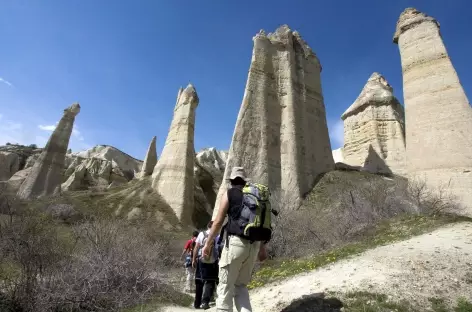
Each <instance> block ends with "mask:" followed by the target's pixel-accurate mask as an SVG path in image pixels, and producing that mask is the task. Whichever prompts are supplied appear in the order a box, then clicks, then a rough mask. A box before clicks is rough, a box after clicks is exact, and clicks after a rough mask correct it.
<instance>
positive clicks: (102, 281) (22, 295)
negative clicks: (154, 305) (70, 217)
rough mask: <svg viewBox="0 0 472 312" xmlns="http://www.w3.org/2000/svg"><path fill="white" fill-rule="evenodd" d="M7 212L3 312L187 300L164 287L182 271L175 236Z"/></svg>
mask: <svg viewBox="0 0 472 312" xmlns="http://www.w3.org/2000/svg"><path fill="white" fill-rule="evenodd" d="M10 210H11V211H14V213H12V214H6V215H5V214H4V215H3V218H2V220H1V221H0V259H1V262H0V285H1V287H0V301H1V302H2V304H3V306H2V305H0V310H1V311H22V312H26V311H38V312H42V311H120V310H122V309H126V308H130V307H134V306H136V305H138V304H143V303H146V302H148V301H150V300H154V301H156V300H158V301H160V302H166V301H171V302H175V303H180V302H182V301H183V300H185V295H183V294H181V293H179V292H178V291H176V290H174V289H172V287H170V286H168V285H166V280H167V278H168V273H169V272H171V271H172V270H173V269H175V268H176V266H178V265H179V264H180V263H175V261H174V259H175V252H174V249H175V248H174V246H173V244H171V239H175V237H174V236H175V235H174V234H172V233H169V234H168V235H167V236H166V235H163V233H162V232H161V231H160V230H159V229H158V228H156V227H155V226H154V225H153V224H152V223H146V222H144V223H142V224H140V226H139V227H138V226H136V225H135V224H132V223H131V222H128V221H126V220H123V219H117V218H108V219H102V218H94V219H93V220H82V221H81V222H80V223H77V224H74V225H69V226H66V225H64V224H63V223H61V222H58V221H57V220H54V219H53V218H51V217H50V216H49V215H46V214H44V213H41V212H39V211H38V210H37V209H24V208H22V207H20V208H18V207H15V209H13V208H12V209H10ZM186 300H188V298H187V299H186Z"/></svg>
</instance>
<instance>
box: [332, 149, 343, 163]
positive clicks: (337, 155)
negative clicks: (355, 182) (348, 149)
mask: <svg viewBox="0 0 472 312" xmlns="http://www.w3.org/2000/svg"><path fill="white" fill-rule="evenodd" d="M333 159H334V162H335V163H338V162H344V150H343V148H342V147H340V148H338V149H335V150H333Z"/></svg>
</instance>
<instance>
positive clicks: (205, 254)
mask: <svg viewBox="0 0 472 312" xmlns="http://www.w3.org/2000/svg"><path fill="white" fill-rule="evenodd" d="M202 257H203V258H206V259H208V258H209V257H210V246H209V245H208V241H207V243H206V244H205V246H203V249H202Z"/></svg>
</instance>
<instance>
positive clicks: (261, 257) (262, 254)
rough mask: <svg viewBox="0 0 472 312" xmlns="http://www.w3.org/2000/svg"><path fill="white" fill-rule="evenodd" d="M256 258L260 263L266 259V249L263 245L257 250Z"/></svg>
mask: <svg viewBox="0 0 472 312" xmlns="http://www.w3.org/2000/svg"><path fill="white" fill-rule="evenodd" d="M257 258H258V260H259V261H261V262H262V261H264V260H266V259H267V249H266V246H265V244H261V247H260V248H259V254H258V255H257Z"/></svg>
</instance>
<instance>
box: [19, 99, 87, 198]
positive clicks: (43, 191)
mask: <svg viewBox="0 0 472 312" xmlns="http://www.w3.org/2000/svg"><path fill="white" fill-rule="evenodd" d="M79 112H80V105H79V104H78V103H76V104H72V105H71V106H70V107H68V108H66V109H65V110H64V115H63V116H62V118H61V120H60V121H59V123H58V124H57V126H56V129H54V131H53V133H52V134H51V137H50V138H49V141H48V142H47V144H46V146H45V147H44V150H43V151H42V153H41V155H40V156H39V158H38V160H37V161H36V162H35V163H34V166H33V167H32V169H31V173H30V174H29V175H28V177H27V178H26V179H25V181H24V182H23V183H22V184H21V186H20V189H19V190H18V194H17V195H18V197H19V198H22V199H34V198H38V197H42V196H48V195H52V194H54V192H55V191H56V190H59V189H60V186H61V183H62V178H63V175H62V174H63V170H64V161H65V155H66V153H67V147H68V146H69V140H70V136H71V134H72V128H73V127H74V121H75V116H77V114H78V113H79Z"/></svg>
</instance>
